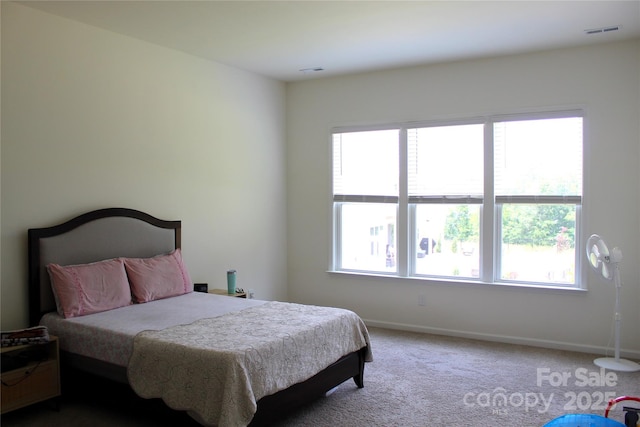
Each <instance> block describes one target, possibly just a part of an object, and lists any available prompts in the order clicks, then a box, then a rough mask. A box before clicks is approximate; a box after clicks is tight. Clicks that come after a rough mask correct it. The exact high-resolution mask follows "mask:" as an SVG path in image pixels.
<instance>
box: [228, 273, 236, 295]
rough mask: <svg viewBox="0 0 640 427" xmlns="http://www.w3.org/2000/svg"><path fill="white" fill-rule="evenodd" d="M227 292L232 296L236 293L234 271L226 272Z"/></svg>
mask: <svg viewBox="0 0 640 427" xmlns="http://www.w3.org/2000/svg"><path fill="white" fill-rule="evenodd" d="M227 292H228V293H229V294H233V293H235V292H236V271H235V270H229V271H227Z"/></svg>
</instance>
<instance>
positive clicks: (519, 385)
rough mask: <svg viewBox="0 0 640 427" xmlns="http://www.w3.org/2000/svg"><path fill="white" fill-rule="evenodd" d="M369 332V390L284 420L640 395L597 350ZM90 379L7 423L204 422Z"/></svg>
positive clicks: (499, 416)
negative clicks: (606, 366)
mask: <svg viewBox="0 0 640 427" xmlns="http://www.w3.org/2000/svg"><path fill="white" fill-rule="evenodd" d="M370 332H371V338H372V347H373V355H374V361H373V362H372V363H368V364H367V366H366V370H365V387H364V388H363V389H358V388H357V387H356V386H355V384H354V383H353V381H347V382H345V383H344V384H342V385H341V386H339V387H337V388H336V389H335V390H334V391H333V393H331V394H330V395H329V396H327V397H325V398H322V399H319V400H318V401H316V402H314V403H313V404H311V405H310V406H308V407H305V408H303V409H301V410H299V411H297V412H295V413H294V414H292V415H290V416H289V417H287V418H285V419H283V420H282V421H281V422H279V423H278V424H277V425H276V427H285V426H314V427H323V426H326V427H338V426H407V427H409V426H451V427H458V426H460V427H463V426H464V427H466V426H474V427H476V426H492V427H495V426H518V427H527V426H533V427H540V426H543V425H544V424H545V423H547V422H548V421H550V420H552V419H554V418H556V417H558V416H560V415H564V414H567V413H594V414H599V415H602V414H603V413H604V409H605V407H606V404H607V399H608V398H609V397H612V396H613V397H615V396H619V395H632V396H640V372H635V373H621V372H617V373H614V372H609V371H607V372H605V373H603V372H601V371H600V369H599V368H597V367H596V366H595V365H593V362H592V361H593V358H594V357H595V356H593V355H588V354H582V353H573V352H563V351H556V350H546V349H539V348H534V347H526V346H515V345H506V344H495V343H488V342H483V341H474V340H466V339H460V338H451V337H441V336H436V335H426V334H420V333H412V332H401V331H390V330H385V329H378V328H371V330H370ZM85 386H86V385H85ZM89 386H92V387H97V388H98V392H97V393H93V392H92V393H91V394H90V393H87V392H84V390H82V391H81V392H78V391H75V392H66V393H65V396H64V398H63V400H62V405H61V410H60V411H59V412H55V411H52V410H51V409H50V408H49V407H48V406H47V405H35V406H32V407H29V408H25V409H23V410H19V411H16V412H13V413H9V414H5V415H4V416H2V426H3V427H13V426H22V427H41V426H42V427H45V426H46V427H55V426H65V427H74V426H96V427H101V426H165V425H166V426H185V427H186V426H189V427H190V426H194V425H196V424H195V423H194V422H193V421H192V420H191V419H190V418H189V417H188V416H186V415H185V414H183V413H179V412H175V411H171V410H169V409H168V408H166V407H164V406H163V405H162V404H161V402H158V401H146V400H142V399H138V398H137V397H136V396H135V395H133V393H132V392H131V391H130V390H128V389H126V388H124V387H121V386H115V385H113V384H110V383H105V382H103V381H99V380H96V379H92V380H91V384H89ZM625 404H626V405H627V406H636V407H638V406H640V404H634V403H633V402H627V403H625ZM618 406H619V407H618ZM618 406H616V408H615V409H614V411H613V412H612V417H614V418H615V419H618V420H620V421H621V420H622V419H623V418H622V410H621V409H622V406H623V405H618Z"/></svg>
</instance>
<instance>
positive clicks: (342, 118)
mask: <svg viewBox="0 0 640 427" xmlns="http://www.w3.org/2000/svg"><path fill="white" fill-rule="evenodd" d="M639 89H640V41H638V40H636V41H633V42H625V43H617V44H606V45H599V46H592V47H586V48H574V49H566V50H557V51H549V52H544V53H536V54H528V55H518V56H510V57H501V58H493V59H486V60H476V61H469V62H459V63H451V64H442V65H434V66H423V67H412V68H406V69H397V70H390V71H382V72H372V73H366V74H359V75H353V76H347V77H336V78H327V79H320V80H313V81H307V82H297V83H292V84H289V85H288V87H287V143H288V150H287V153H288V172H287V173H288V175H287V185H288V190H287V194H288V219H289V220H288V247H289V251H288V255H289V258H288V271H289V274H288V278H289V297H290V299H291V300H294V301H299V302H304V303H314V304H324V305H336V306H342V307H347V308H350V309H352V310H354V311H356V312H357V313H358V314H360V315H361V316H362V317H363V318H365V319H366V320H367V321H369V323H370V324H375V325H382V326H389V327H398V328H406V329H416V330H424V331H433V332H442V333H450V334H457V335H463V336H472V337H480V338H488V339H497V340H504V341H512V342H524V343H531V344H540V345H545V346H554V347H558V348H573V349H580V350H591V351H600V350H602V348H603V347H604V346H606V345H607V343H608V341H609V338H610V337H611V335H610V328H611V325H612V323H611V318H612V314H613V309H614V294H615V293H614V290H613V288H612V287H610V286H609V285H608V284H606V283H603V282H601V281H600V280H599V279H598V278H597V277H596V276H595V275H594V274H593V273H592V272H590V271H589V272H588V275H587V277H586V281H587V283H586V285H587V287H588V292H575V291H574V292H570V291H558V290H553V291H547V290H540V289H521V288H514V287H504V286H491V285H478V284H475V285H474V284H457V283H456V284H454V283H437V282H432V281H427V280H408V279H404V280H403V279H394V278H377V277H366V276H349V275H344V274H336V273H328V272H327V270H328V266H329V255H330V243H331V232H330V230H331V164H330V159H331V158H330V130H331V128H332V127H333V126H342V125H355V124H378V123H385V122H393V121H410V120H425V119H438V118H464V117H469V116H475V115H479V114H489V113H509V112H519V111H536V110H539V109H545V108H556V107H563V106H580V107H583V108H585V110H586V123H587V131H586V147H587V149H586V157H587V159H586V164H585V174H586V185H585V197H584V200H585V202H584V203H585V204H584V211H585V219H586V224H585V225H586V227H585V228H584V232H583V234H584V236H583V237H584V238H586V237H587V236H589V235H590V234H591V233H594V232H598V233H599V234H601V235H603V236H605V237H606V239H607V240H608V241H609V242H610V243H611V244H615V245H618V246H620V247H621V248H622V250H623V252H624V256H625V260H624V262H623V265H622V271H623V281H624V286H625V288H624V289H623V295H624V298H623V313H624V321H623V337H622V343H623V349H626V350H627V351H629V352H630V353H628V354H631V355H632V356H635V357H640V262H639V261H640V246H639V240H640V209H639V203H640V202H639V200H640V198H639V195H640V175H639V172H638V171H639V169H640V167H639V166H640V128H639V117H640V90H639ZM580 250H582V249H580ZM419 294H424V295H426V298H427V304H426V307H420V306H418V303H417V301H418V295H419Z"/></svg>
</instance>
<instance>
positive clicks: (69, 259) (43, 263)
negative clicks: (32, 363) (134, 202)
mask: <svg viewBox="0 0 640 427" xmlns="http://www.w3.org/2000/svg"><path fill="white" fill-rule="evenodd" d="M180 240H181V222H180V221H165V220H160V219H158V218H155V217H153V216H151V215H149V214H146V213H144V212H140V211H136V210H133V209H125V208H109V209H101V210H97V211H92V212H88V213H86V214H83V215H80V216H78V217H76V218H73V219H71V220H69V221H67V222H65V223H63V224H60V225H56V226H53V227H47V228H33V229H30V230H29V322H30V324H31V325H32V326H34V325H37V324H38V322H39V321H40V318H41V317H42V315H43V314H44V313H47V312H49V311H54V310H55V309H56V305H55V300H54V298H53V292H52V291H51V285H50V282H49V275H48V273H47V269H46V267H47V265H48V264H50V263H56V264H60V265H71V264H85V263H89V262H95V261H101V260H104V259H109V258H116V257H139V258H147V257H151V256H154V255H158V254H163V253H168V252H171V251H172V250H174V249H176V248H179V247H180Z"/></svg>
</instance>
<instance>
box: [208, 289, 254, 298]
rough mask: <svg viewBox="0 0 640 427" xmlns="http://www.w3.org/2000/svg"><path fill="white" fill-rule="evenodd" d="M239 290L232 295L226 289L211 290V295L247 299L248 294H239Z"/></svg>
mask: <svg viewBox="0 0 640 427" xmlns="http://www.w3.org/2000/svg"><path fill="white" fill-rule="evenodd" d="M239 290H240V289H237V290H236V292H234V293H232V294H230V293H229V292H227V290H226V289H209V293H210V294H216V295H225V296H228V297H237V298H246V297H247V294H246V292H238V291H239Z"/></svg>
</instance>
